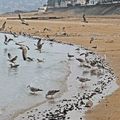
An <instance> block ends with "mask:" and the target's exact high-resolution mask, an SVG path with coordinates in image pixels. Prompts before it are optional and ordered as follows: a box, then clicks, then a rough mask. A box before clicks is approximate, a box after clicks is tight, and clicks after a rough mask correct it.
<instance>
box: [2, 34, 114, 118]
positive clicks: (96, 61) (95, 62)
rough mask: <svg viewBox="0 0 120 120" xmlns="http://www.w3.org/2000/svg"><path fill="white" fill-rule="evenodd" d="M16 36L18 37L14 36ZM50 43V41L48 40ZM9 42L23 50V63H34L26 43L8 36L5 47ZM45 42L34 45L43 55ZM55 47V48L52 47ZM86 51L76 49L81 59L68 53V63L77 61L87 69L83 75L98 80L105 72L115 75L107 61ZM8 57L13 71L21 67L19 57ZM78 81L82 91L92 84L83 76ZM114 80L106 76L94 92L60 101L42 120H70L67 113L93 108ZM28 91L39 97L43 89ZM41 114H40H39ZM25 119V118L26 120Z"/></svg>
mask: <svg viewBox="0 0 120 120" xmlns="http://www.w3.org/2000/svg"><path fill="white" fill-rule="evenodd" d="M14 36H16V35H14ZM48 41H49V40H48ZM9 42H13V43H14V44H15V45H16V46H18V49H20V50H21V54H22V59H23V61H27V62H33V61H34V58H31V57H30V56H28V51H29V50H30V47H29V46H27V45H25V44H24V42H17V41H15V40H14V38H9V37H8V36H7V35H6V34H5V35H4V45H5V46H7V45H8V44H9ZM54 42H57V41H55V40H50V43H52V44H54ZM58 43H60V44H66V43H61V42H58ZM44 44H45V43H44V42H43V40H42V39H41V38H37V43H36V44H34V46H35V50H37V51H39V53H40V54H41V53H42V47H43V46H44ZM68 45H70V46H74V45H73V44H68ZM51 47H53V46H51ZM84 50H85V51H86V52H81V48H80V47H78V48H76V49H75V52H76V53H77V54H79V57H78V56H77V57H76V55H74V54H73V53H70V52H68V53H66V59H67V60H68V62H71V61H76V62H77V63H78V66H79V67H80V68H86V69H87V70H85V71H84V72H83V74H85V75H87V74H89V73H90V74H91V76H97V77H98V79H99V78H102V77H103V76H104V73H103V71H104V72H106V71H107V72H109V73H110V74H112V75H113V73H112V71H111V69H110V68H108V66H107V65H106V64H105V59H104V58H103V59H102V58H100V57H97V55H96V54H95V53H94V52H91V51H89V50H87V49H85V48H84ZM7 54H8V55H7V56H8V62H9V65H10V68H11V69H16V68H18V67H19V66H20V65H19V64H17V63H16V60H17V59H18V56H17V55H15V56H12V55H11V53H10V52H8V53H7ZM90 56H93V59H91V58H89V57H90ZM36 61H37V62H43V63H44V62H45V61H44V60H40V59H38V58H36ZM76 80H77V81H79V82H80V83H81V85H80V86H81V87H80V88H81V89H85V87H86V86H87V85H86V83H87V82H91V78H88V77H83V76H82V77H81V76H76ZM112 80H113V77H111V76H109V75H106V76H105V78H104V79H103V80H101V81H98V82H97V83H96V84H93V86H96V87H95V89H94V90H93V91H92V93H91V92H90V93H84V94H83V95H82V96H80V95H79V94H78V95H76V96H74V97H73V99H63V100H61V101H59V103H61V104H58V105H57V109H56V110H55V111H54V112H51V110H48V111H47V110H46V111H44V113H43V114H42V113H41V115H42V117H43V119H42V120H65V119H70V117H67V118H66V116H67V113H68V112H69V111H72V110H82V109H83V108H82V107H83V106H84V107H87V108H91V107H92V106H93V102H92V100H91V98H92V97H94V96H95V95H97V94H102V91H103V90H104V89H106V88H105V87H106V86H107V84H108V83H110V82H111V81H112ZM97 85H101V87H97ZM27 89H29V91H30V94H32V95H37V93H38V92H42V91H43V89H40V88H36V87H34V86H31V85H27ZM59 92H60V90H59V89H56V90H49V91H48V92H47V93H46V95H45V97H46V99H53V100H54V99H55V97H54V95H55V94H57V93H59ZM63 103H65V105H62V104H63ZM39 114H40V112H39ZM24 118H25V117H23V119H24ZM28 119H30V120H32V119H33V120H37V119H38V120H39V119H41V118H40V117H37V118H36V116H35V114H34V115H28ZM82 119H83V118H82V117H80V120H82Z"/></svg>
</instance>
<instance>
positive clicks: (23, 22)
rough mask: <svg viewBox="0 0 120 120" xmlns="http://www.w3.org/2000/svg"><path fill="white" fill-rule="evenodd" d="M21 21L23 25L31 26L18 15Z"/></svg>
mask: <svg viewBox="0 0 120 120" xmlns="http://www.w3.org/2000/svg"><path fill="white" fill-rule="evenodd" d="M18 17H19V19H20V20H21V22H22V24H25V25H29V24H28V23H27V22H25V20H24V19H23V18H22V17H21V15H20V14H18Z"/></svg>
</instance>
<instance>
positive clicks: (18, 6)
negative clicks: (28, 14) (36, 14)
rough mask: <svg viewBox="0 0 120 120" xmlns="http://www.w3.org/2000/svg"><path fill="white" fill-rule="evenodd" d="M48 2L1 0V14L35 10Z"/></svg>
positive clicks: (44, 0)
mask: <svg viewBox="0 0 120 120" xmlns="http://www.w3.org/2000/svg"><path fill="white" fill-rule="evenodd" d="M46 1H47V0H0V13H3V12H9V11H14V10H34V9H37V8H38V7H40V6H42V5H41V4H45V3H46Z"/></svg>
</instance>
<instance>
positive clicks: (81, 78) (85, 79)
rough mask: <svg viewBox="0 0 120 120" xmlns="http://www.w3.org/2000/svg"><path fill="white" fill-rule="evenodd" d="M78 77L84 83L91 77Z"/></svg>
mask: <svg viewBox="0 0 120 120" xmlns="http://www.w3.org/2000/svg"><path fill="white" fill-rule="evenodd" d="M76 79H78V80H79V81H80V82H82V83H84V82H87V81H90V79H89V78H83V77H79V76H77V78H76Z"/></svg>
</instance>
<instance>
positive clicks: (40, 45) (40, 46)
mask: <svg viewBox="0 0 120 120" xmlns="http://www.w3.org/2000/svg"><path fill="white" fill-rule="evenodd" d="M43 44H44V43H41V44H38V45H37V48H36V50H39V51H40V52H41V49H42V46H43Z"/></svg>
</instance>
